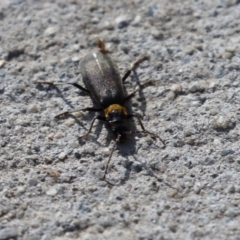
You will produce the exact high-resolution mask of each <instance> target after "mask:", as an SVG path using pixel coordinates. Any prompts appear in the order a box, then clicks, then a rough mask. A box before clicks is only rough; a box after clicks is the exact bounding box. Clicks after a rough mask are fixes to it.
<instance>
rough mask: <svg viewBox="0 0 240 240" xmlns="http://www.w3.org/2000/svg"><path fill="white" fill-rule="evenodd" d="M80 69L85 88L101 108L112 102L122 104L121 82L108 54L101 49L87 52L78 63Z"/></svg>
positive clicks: (123, 98)
mask: <svg viewBox="0 0 240 240" xmlns="http://www.w3.org/2000/svg"><path fill="white" fill-rule="evenodd" d="M80 71H81V74H82V78H83V82H84V84H85V86H86V88H87V89H88V90H89V91H90V92H91V95H92V97H93V99H94V100H95V101H96V102H97V103H98V104H99V105H100V106H101V107H102V108H103V109H105V108H106V107H108V106H109V105H111V104H113V103H116V104H120V105H123V104H124V102H125V91H124V88H123V83H122V80H121V77H120V74H119V71H118V67H117V66H116V64H115V63H114V62H113V60H112V58H111V56H110V54H108V53H103V52H101V51H98V52H94V53H89V54H87V55H86V56H85V57H84V58H83V60H82V61H81V63H80Z"/></svg>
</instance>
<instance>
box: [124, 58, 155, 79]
mask: <svg viewBox="0 0 240 240" xmlns="http://www.w3.org/2000/svg"><path fill="white" fill-rule="evenodd" d="M149 59H150V57H149V56H148V55H144V56H142V57H141V58H139V59H138V60H137V61H135V62H133V63H132V64H131V67H130V69H129V70H128V71H127V72H126V73H125V74H124V76H123V78H122V82H125V80H126V79H127V78H128V77H129V75H130V74H131V72H132V71H133V70H135V69H136V68H137V67H138V66H139V65H140V64H141V63H142V62H144V61H146V60H149Z"/></svg>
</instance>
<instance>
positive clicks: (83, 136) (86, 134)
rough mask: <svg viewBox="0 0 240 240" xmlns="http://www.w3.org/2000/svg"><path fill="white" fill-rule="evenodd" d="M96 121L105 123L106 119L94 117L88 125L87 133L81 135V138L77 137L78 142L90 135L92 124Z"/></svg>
mask: <svg viewBox="0 0 240 240" xmlns="http://www.w3.org/2000/svg"><path fill="white" fill-rule="evenodd" d="M97 119H98V120H101V121H106V118H105V117H103V116H96V117H95V118H94V119H93V120H92V122H91V125H90V128H89V129H88V131H87V133H85V134H84V135H82V136H81V137H78V140H81V139H83V138H85V137H87V136H88V135H89V134H90V133H91V131H92V127H93V124H94V122H95V121H96V120H97Z"/></svg>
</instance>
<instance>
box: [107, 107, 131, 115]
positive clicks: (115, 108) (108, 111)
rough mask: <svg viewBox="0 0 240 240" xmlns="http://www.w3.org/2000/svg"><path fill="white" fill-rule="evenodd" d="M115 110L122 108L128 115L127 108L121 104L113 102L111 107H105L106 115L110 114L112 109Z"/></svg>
mask: <svg viewBox="0 0 240 240" xmlns="http://www.w3.org/2000/svg"><path fill="white" fill-rule="evenodd" d="M114 110H121V111H122V112H123V113H124V115H127V114H128V113H127V109H126V108H125V107H123V106H121V105H119V104H111V105H110V106H109V107H107V108H105V109H104V114H105V116H108V114H109V113H110V112H111V111H114Z"/></svg>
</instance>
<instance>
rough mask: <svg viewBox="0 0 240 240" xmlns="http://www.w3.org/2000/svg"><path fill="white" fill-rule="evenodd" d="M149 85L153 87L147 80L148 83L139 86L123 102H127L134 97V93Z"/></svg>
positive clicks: (151, 82)
mask: <svg viewBox="0 0 240 240" xmlns="http://www.w3.org/2000/svg"><path fill="white" fill-rule="evenodd" d="M150 85H154V84H153V81H152V80H149V81H147V82H145V83H143V84H140V85H139V86H138V87H137V89H136V90H135V91H134V92H132V93H130V94H129V95H128V96H127V97H126V98H125V100H126V101H128V100H129V99H131V98H132V97H133V96H134V95H135V93H136V92H138V91H139V90H140V89H144V88H145V87H148V86H150Z"/></svg>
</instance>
